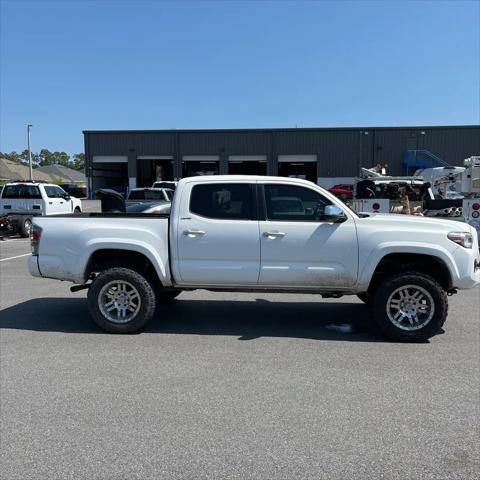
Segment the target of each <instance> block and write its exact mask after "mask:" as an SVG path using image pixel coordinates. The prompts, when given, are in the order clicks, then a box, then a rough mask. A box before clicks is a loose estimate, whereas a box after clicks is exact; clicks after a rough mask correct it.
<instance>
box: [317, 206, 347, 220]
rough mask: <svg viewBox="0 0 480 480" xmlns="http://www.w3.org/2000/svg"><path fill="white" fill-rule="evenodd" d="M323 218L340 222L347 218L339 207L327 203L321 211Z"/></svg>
mask: <svg viewBox="0 0 480 480" xmlns="http://www.w3.org/2000/svg"><path fill="white" fill-rule="evenodd" d="M323 219H324V220H325V221H327V222H333V223H342V222H344V221H345V220H346V219H347V216H346V215H345V212H344V211H343V210H342V209H341V208H340V207H337V206H336V205H327V206H326V207H325V211H324V212H323Z"/></svg>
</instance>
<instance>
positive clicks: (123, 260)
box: [84, 248, 166, 286]
mask: <svg viewBox="0 0 480 480" xmlns="http://www.w3.org/2000/svg"><path fill="white" fill-rule="evenodd" d="M156 260H157V259H156V258H154V257H153V258H152V254H151V252H148V251H147V252H146V251H142V250H141V249H134V248H98V249H96V250H94V251H93V252H92V253H91V254H90V256H89V258H88V261H87V263H86V267H85V272H84V280H87V279H88V278H89V276H90V275H91V274H92V273H97V272H100V271H102V270H105V269H106V268H109V267H126V268H131V269H132V270H135V271H137V272H139V273H142V274H144V275H145V276H146V277H147V278H149V279H150V280H152V281H153V282H155V283H158V284H159V286H162V285H164V284H165V279H166V273H165V271H164V270H162V265H160V263H159V262H158V261H156Z"/></svg>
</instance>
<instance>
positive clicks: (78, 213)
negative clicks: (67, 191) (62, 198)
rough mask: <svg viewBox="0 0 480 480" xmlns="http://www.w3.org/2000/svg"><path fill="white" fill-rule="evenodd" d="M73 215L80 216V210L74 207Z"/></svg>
mask: <svg viewBox="0 0 480 480" xmlns="http://www.w3.org/2000/svg"><path fill="white" fill-rule="evenodd" d="M73 213H74V214H75V215H80V214H81V213H82V211H81V210H80V207H75V210H74V211H73Z"/></svg>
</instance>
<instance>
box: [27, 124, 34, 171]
mask: <svg viewBox="0 0 480 480" xmlns="http://www.w3.org/2000/svg"><path fill="white" fill-rule="evenodd" d="M32 127H33V125H27V137H28V168H29V171H30V180H33V174H32V148H31V146H30V129H31V128H32Z"/></svg>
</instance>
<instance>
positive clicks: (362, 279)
mask: <svg viewBox="0 0 480 480" xmlns="http://www.w3.org/2000/svg"><path fill="white" fill-rule="evenodd" d="M452 253H453V252H449V251H448V250H447V249H445V248H443V247H442V246H440V245H432V244H431V243H418V242H401V243H398V242H384V243H381V244H379V245H378V246H377V247H376V248H375V249H373V250H372V251H371V253H370V255H369V256H368V257H367V259H366V260H365V261H364V262H363V268H362V269H361V271H360V274H359V277H358V284H359V286H361V287H365V288H368V286H369V285H370V282H371V280H372V277H373V274H374V273H375V270H376V269H377V267H378V265H379V264H380V262H381V261H382V260H383V259H384V258H385V257H386V256H387V255H390V254H412V255H425V256H428V257H433V258H435V259H437V260H440V261H441V262H442V263H443V264H444V265H445V267H446V268H447V270H448V272H449V274H450V278H451V280H452V282H455V280H456V279H458V278H459V277H460V274H459V272H458V268H457V265H456V263H455V261H454V259H453V255H452Z"/></svg>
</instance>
